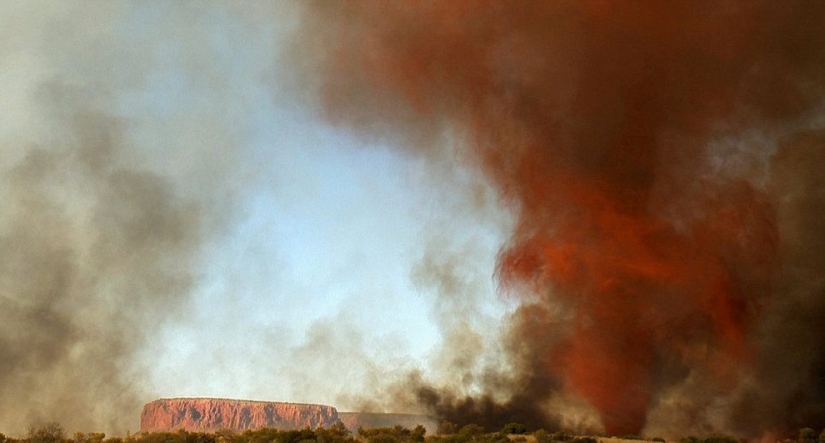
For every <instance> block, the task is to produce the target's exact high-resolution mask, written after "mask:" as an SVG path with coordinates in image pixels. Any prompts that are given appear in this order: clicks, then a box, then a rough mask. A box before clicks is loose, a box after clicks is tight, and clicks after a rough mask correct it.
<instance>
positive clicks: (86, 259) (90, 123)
mask: <svg viewBox="0 0 825 443" xmlns="http://www.w3.org/2000/svg"><path fill="white" fill-rule="evenodd" d="M45 94H46V95H49V96H50V97H49V99H48V100H54V101H55V106H59V107H60V108H61V110H60V111H56V112H57V113H58V114H60V115H58V116H55V119H50V121H51V122H52V123H54V122H55V121H57V124H56V125H55V126H57V127H58V128H60V129H59V131H60V135H59V137H58V138H59V141H57V142H56V143H57V146H49V147H33V148H30V149H27V150H25V153H24V155H23V157H22V158H21V159H19V160H17V161H15V162H13V163H12V165H11V167H9V168H8V169H6V170H5V171H4V172H3V175H2V185H0V186H2V195H3V202H4V205H3V208H4V209H3V215H2V236H0V256H2V257H3V266H2V272H0V288H2V289H1V290H2V297H0V306H2V310H0V315H2V322H0V324H2V329H0V332H2V334H0V362H2V363H0V368H2V370H0V384H2V385H3V387H4V388H3V396H2V397H0V408H1V410H2V411H3V420H4V421H3V425H5V426H7V427H8V428H9V429H10V430H12V431H17V430H19V428H20V427H21V426H26V425H28V424H29V423H37V422H39V421H43V420H60V421H62V422H63V423H67V424H71V425H73V426H82V427H91V426H105V427H107V428H108V429H111V428H110V427H113V426H118V427H120V426H123V425H124V423H130V422H131V420H124V419H125V418H127V417H128V416H129V415H128V414H127V413H126V412H125V411H131V410H133V409H134V406H135V404H136V403H137V402H139V401H140V399H139V398H136V397H135V395H136V392H138V391H137V390H136V389H134V388H135V387H136V386H135V385H139V384H140V380H131V377H133V376H134V375H135V374H133V373H130V370H129V365H128V357H129V356H130V355H131V354H132V353H133V352H134V351H135V350H136V347H137V346H139V345H140V344H141V343H142V342H143V340H144V335H145V334H146V333H147V332H149V331H151V329H152V328H153V326H156V325H158V324H159V322H160V321H161V320H162V319H163V318H165V317H166V316H167V314H166V312H174V311H175V310H177V309H178V308H179V307H180V306H181V302H182V301H184V300H185V295H186V293H187V291H188V290H189V288H190V285H191V283H192V276H191V275H190V273H189V267H190V262H191V261H192V255H193V253H194V252H195V247H196V245H197V242H198V239H199V234H200V229H199V224H198V218H199V209H198V207H197V206H196V205H194V204H193V203H188V202H186V201H185V200H182V199H180V198H179V197H178V196H176V195H175V194H174V191H173V188H172V187H171V186H170V183H169V182H168V180H165V179H164V178H163V177H160V176H158V175H156V174H153V173H149V172H145V171H140V170H135V169H131V168H128V167H127V166H122V165H119V164H118V162H119V156H120V155H121V153H120V152H119V149H120V148H121V147H122V145H121V143H122V140H121V139H120V137H121V134H119V132H120V131H119V126H120V125H119V124H118V122H117V121H116V120H114V119H112V118H111V117H107V116H106V115H103V114H101V113H97V112H94V111H92V110H89V109H86V108H85V106H84V104H83V103H82V99H80V98H79V97H76V96H74V94H73V93H72V91H66V90H64V89H63V88H62V87H59V86H55V87H52V88H49V90H48V91H47V92H45ZM44 100H47V99H44ZM31 397H34V398H31ZM69 405H71V406H69ZM78 408H82V409H87V412H84V413H83V414H78V413H77V409H78ZM78 415H80V416H79V417H78ZM92 429H94V428H92ZM119 430H120V431H121V432H122V431H123V430H125V429H119Z"/></svg>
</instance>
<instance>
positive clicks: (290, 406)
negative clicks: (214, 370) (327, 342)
mask: <svg viewBox="0 0 825 443" xmlns="http://www.w3.org/2000/svg"><path fill="white" fill-rule="evenodd" d="M336 422H338V411H337V410H336V409H335V408H334V407H332V406H325V405H309V404H298V403H277V402H265V401H248V400H229V399H216V398H169V399H166V398H164V399H160V400H155V401H153V402H151V403H147V404H145V405H144V406H143V412H142V413H141V415H140V430H141V432H158V431H171V430H177V429H186V430H187V431H215V430H218V429H233V430H237V431H243V430H246V429H260V428H276V429H303V428H306V427H310V428H318V427H325V428H328V427H330V426H332V425H333V424H335V423H336Z"/></svg>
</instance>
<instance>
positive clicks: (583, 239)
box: [314, 0, 810, 435]
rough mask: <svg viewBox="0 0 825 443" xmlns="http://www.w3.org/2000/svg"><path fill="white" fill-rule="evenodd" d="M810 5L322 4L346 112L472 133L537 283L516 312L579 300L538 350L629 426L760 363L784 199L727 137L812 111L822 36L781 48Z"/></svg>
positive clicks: (518, 280)
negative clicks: (760, 323) (808, 56)
mask: <svg viewBox="0 0 825 443" xmlns="http://www.w3.org/2000/svg"><path fill="white" fill-rule="evenodd" d="M803 6H804V4H803V3H799V4H797V3H794V4H793V5H789V4H783V5H781V7H774V6H772V5H769V4H768V3H767V2H766V3H764V4H763V3H761V2H759V1H751V0H749V1H728V2H717V1H706V2H703V1H699V2H662V1H637V2H626V1H621V2H618V1H616V2H613V1H609V0H599V1H596V0H591V1H582V0H576V1H503V2H498V1H414V2H413V1H411V2H400V1H399V2H390V1H386V0H376V1H369V0H365V1H349V2H341V3H337V4H329V3H319V4H317V5H315V8H314V12H315V13H316V14H317V15H318V16H320V17H322V18H324V20H326V21H325V22H323V25H322V26H323V28H318V29H315V31H317V33H318V34H319V35H320V36H321V37H320V39H321V40H323V41H325V42H326V43H325V45H326V47H325V49H327V50H329V53H328V54H329V57H328V58H327V59H325V61H324V63H325V64H324V65H322V68H321V69H322V70H323V72H322V77H323V80H322V90H323V97H324V100H325V104H326V105H327V110H328V112H329V117H330V118H331V119H332V120H334V121H337V122H343V123H346V124H350V125H354V126H355V127H359V128H362V129H368V130H376V129H378V130H379V131H380V130H381V129H382V123H380V122H381V121H383V122H384V124H386V125H387V127H389V128H390V130H392V131H399V130H400V131H408V133H410V134H413V135H415V134H419V135H420V134H421V133H427V132H428V131H438V130H442V129H444V128H448V129H449V130H452V131H454V132H455V133H457V134H459V135H461V136H465V135H466V139H465V144H464V147H465V148H466V155H467V158H468V161H470V162H473V163H475V164H476V165H477V166H478V167H479V168H480V170H481V171H483V173H484V174H486V176H487V177H488V179H489V180H490V181H491V182H492V183H493V184H495V185H496V186H497V187H498V189H499V190H500V193H501V196H502V198H503V200H504V201H505V202H506V204H508V205H509V206H510V207H511V208H512V209H513V210H514V212H515V213H516V214H517V226H516V228H515V231H514V232H513V233H512V237H511V239H510V242H509V244H508V245H507V246H506V247H505V248H504V249H503V250H502V252H501V254H500V257H499V269H498V275H499V277H500V279H501V281H502V283H503V285H504V286H505V287H508V288H511V289H512V290H513V291H514V292H515V293H517V294H521V295H522V296H523V297H524V298H523V303H524V307H525V308H524V309H522V310H520V311H519V312H520V313H521V312H524V313H527V312H529V309H528V308H535V307H536V306H539V307H541V308H542V309H547V310H552V309H555V308H560V309H561V312H567V313H569V321H566V322H560V324H563V326H560V327H550V326H548V327H541V328H527V327H518V323H519V322H521V320H518V319H517V320H516V322H517V325H516V327H515V328H514V330H516V331H521V332H520V333H522V334H523V337H520V338H521V340H523V343H524V346H525V348H528V349H544V351H542V352H550V353H551V354H552V355H551V356H550V357H549V358H548V356H547V355H542V356H538V355H536V356H533V359H534V361H542V362H550V363H547V364H544V366H543V367H532V370H534V371H535V370H538V371H545V372H546V374H545V376H546V375H548V374H549V375H550V376H552V378H555V379H559V380H561V381H562V385H563V389H565V390H567V391H568V392H570V393H573V394H575V395H579V396H581V397H582V398H584V399H586V400H587V401H588V402H589V403H590V404H591V405H592V406H593V407H594V408H595V409H596V410H597V411H598V413H599V414H600V417H601V419H602V423H603V426H604V428H605V430H606V431H607V432H608V433H609V434H614V435H621V434H628V433H637V432H639V431H640V430H641V429H642V428H643V427H644V425H645V423H646V415H647V412H648V410H649V408H650V407H651V406H652V403H653V402H655V400H656V395H657V393H658V392H660V391H661V389H663V388H664V387H667V386H668V385H672V384H674V383H676V382H678V381H679V380H680V379H683V378H684V377H685V376H686V375H685V374H686V373H687V372H688V371H689V370H699V371H702V372H703V373H707V374H710V375H711V378H712V379H715V380H716V381H717V382H718V384H719V386H722V387H724V386H732V385H733V384H734V382H735V381H736V380H737V377H739V376H740V372H741V371H744V370H745V369H746V368H747V367H748V365H749V362H750V359H751V357H752V349H751V347H750V346H749V338H748V337H749V331H750V329H751V327H752V326H753V323H754V321H755V319H756V318H757V314H758V313H759V310H760V305H761V304H762V303H764V302H765V300H766V295H767V294H768V293H769V288H770V284H771V280H772V276H773V275H774V274H775V272H776V270H777V268H778V263H777V258H776V257H777V245H778V241H779V240H778V238H777V231H776V227H775V225H776V222H775V218H776V214H775V210H774V207H773V204H772V202H771V201H770V200H769V198H768V197H767V196H766V193H765V192H764V191H763V190H762V189H761V187H760V185H759V184H758V182H757V181H755V180H753V179H751V178H750V176H749V174H748V173H747V172H746V173H738V174H734V173H726V172H725V169H724V167H723V166H724V165H723V166H719V165H718V161H717V162H715V160H718V159H719V158H718V156H717V157H715V155H716V154H715V153H714V148H713V146H714V145H713V142H714V141H718V140H722V139H724V138H725V137H733V140H735V137H736V136H737V135H738V134H741V133H742V132H743V131H745V130H748V129H750V128H752V127H754V126H758V125H760V124H762V123H764V124H779V123H781V122H783V121H785V120H786V119H789V118H793V116H794V115H796V114H797V113H798V112H801V109H802V108H803V107H804V105H805V103H806V102H805V97H804V95H803V93H802V92H800V90H799V89H798V88H797V85H796V83H793V82H792V81H791V80H789V76H788V75H786V74H787V72H793V71H794V70H795V69H797V68H799V69H801V68H800V66H797V65H794V63H793V62H794V60H792V59H791V58H790V57H794V56H800V57H804V54H802V55H800V54H793V55H790V56H787V57H786V56H785V55H784V54H789V53H790V52H789V50H790V49H793V48H795V47H794V46H793V45H794V44H796V43H798V41H801V40H804V38H805V34H804V32H796V31H794V29H796V28H795V26H797V24H796V23H795V20H797V19H798V18H799V17H803V16H805V14H806V11H805V9H804V7H803ZM808 31H810V29H808ZM795 32H796V33H795ZM315 37H318V36H315ZM376 121H379V123H376ZM459 138H460V137H459ZM410 139H411V140H413V142H415V141H421V140H425V141H426V137H422V136H419V137H418V138H416V137H415V136H412V137H411V138H410ZM741 149H742V150H743V151H744V152H746V153H748V152H750V151H755V149H753V148H751V147H749V146H743V147H741ZM759 155H760V154H759V153H758V152H754V153H753V156H752V157H759ZM723 160H724V158H723ZM714 168H715V169H714ZM526 322H527V320H524V323H523V325H526ZM534 331H542V332H541V333H536V332H534ZM545 342H546V343H549V342H553V343H558V345H554V347H553V348H552V349H551V350H549V351H547V350H546V347H542V346H540V343H545ZM542 400H546V399H536V401H542Z"/></svg>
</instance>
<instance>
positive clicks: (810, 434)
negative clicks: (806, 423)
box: [796, 428, 817, 443]
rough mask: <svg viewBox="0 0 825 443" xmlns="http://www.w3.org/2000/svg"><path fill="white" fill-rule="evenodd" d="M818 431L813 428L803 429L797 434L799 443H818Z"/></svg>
mask: <svg viewBox="0 0 825 443" xmlns="http://www.w3.org/2000/svg"><path fill="white" fill-rule="evenodd" d="M816 437H817V435H816V431H814V430H813V429H811V428H802V429H800V430H799V433H798V434H797V437H796V441H797V443H817V438H816Z"/></svg>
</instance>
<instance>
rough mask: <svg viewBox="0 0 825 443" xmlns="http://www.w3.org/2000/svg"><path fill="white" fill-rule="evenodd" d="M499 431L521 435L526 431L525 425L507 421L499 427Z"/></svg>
mask: <svg viewBox="0 0 825 443" xmlns="http://www.w3.org/2000/svg"><path fill="white" fill-rule="evenodd" d="M501 433H502V434H517V435H522V434H526V433H527V427H526V426H524V425H523V424H521V423H507V424H506V425H504V427H503V428H502V429H501Z"/></svg>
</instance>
